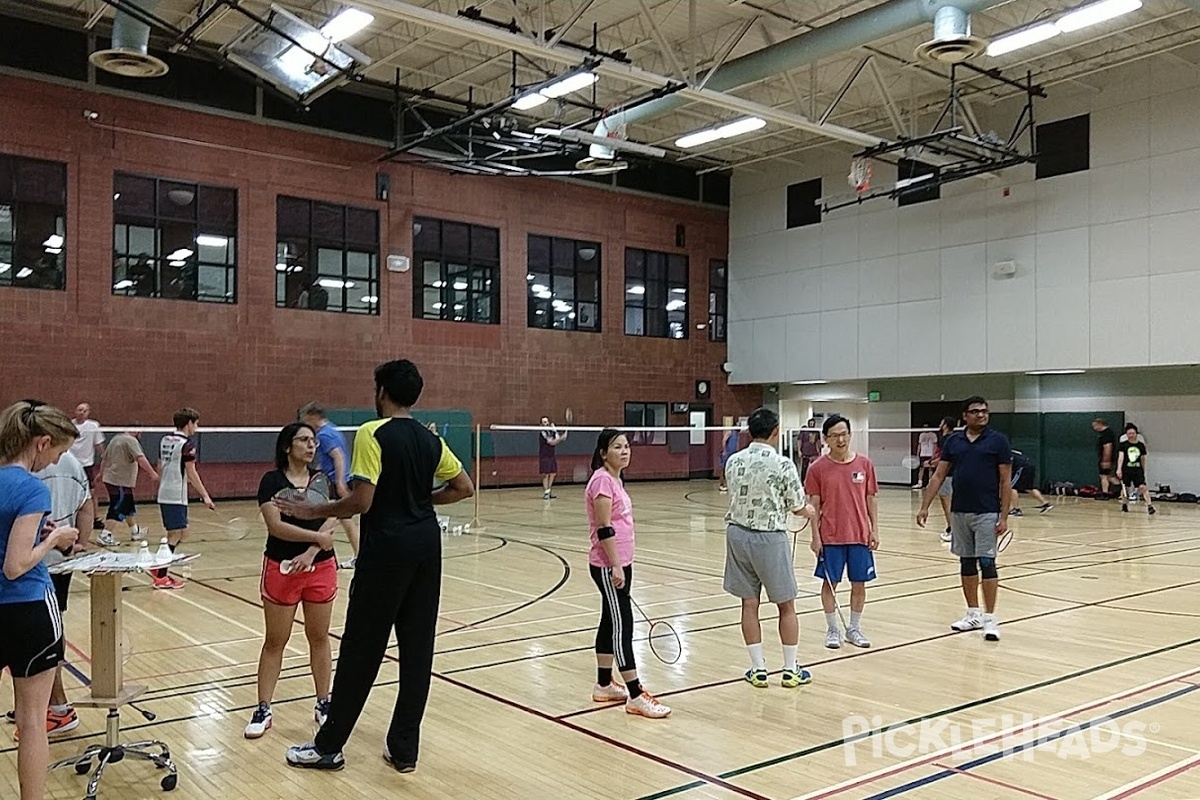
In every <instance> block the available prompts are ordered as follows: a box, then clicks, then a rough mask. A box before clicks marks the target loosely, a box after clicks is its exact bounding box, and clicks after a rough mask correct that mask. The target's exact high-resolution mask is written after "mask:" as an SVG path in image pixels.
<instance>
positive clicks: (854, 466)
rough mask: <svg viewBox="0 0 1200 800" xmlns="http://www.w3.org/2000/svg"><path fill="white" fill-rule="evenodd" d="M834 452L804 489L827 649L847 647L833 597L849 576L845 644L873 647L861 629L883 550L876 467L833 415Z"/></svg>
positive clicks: (829, 437) (846, 423)
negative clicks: (877, 552)
mask: <svg viewBox="0 0 1200 800" xmlns="http://www.w3.org/2000/svg"><path fill="white" fill-rule="evenodd" d="M821 432H822V433H823V434H824V436H825V442H826V444H828V445H829V453H828V455H826V456H823V457H822V458H819V459H817V460H816V461H814V462H813V464H812V466H810V467H809V468H808V479H807V480H806V482H805V486H804V490H805V493H806V494H807V495H808V501H809V502H810V503H811V504H812V506H813V508H814V510H815V512H816V513H815V515H814V518H813V522H812V545H811V546H812V551H813V552H814V553H816V555H817V569H816V571H815V572H814V573H813V574H814V575H815V576H816V577H818V578H821V579H822V584H821V607H822V608H823V609H824V611H825V624H826V628H827V630H826V633H825V646H826V647H828V648H831V649H836V648H839V647H841V646H842V635H841V632H840V631H839V629H838V618H837V613H836V607H835V604H834V592H835V591H836V590H837V585H838V582H839V581H840V580H841V579H842V574H843V573H845V574H846V575H847V576H848V577H849V578H850V622H849V624H848V625H847V626H846V641H848V642H849V643H850V644H852V645H854V646H856V647H870V646H871V642H870V640H869V639H867V637H866V636H865V635H863V632H862V628H861V627H859V624H860V620H861V619H862V612H863V607H864V606H865V605H866V603H867V581H872V580H875V557H874V555H873V553H872V551H874V550H877V549H879V512H878V506H877V504H876V500H875V495H876V494H878V493H879V485H878V483H877V482H876V480H875V465H874V464H872V463H871V459H869V458H867V457H866V456H864V455H860V454H858V453H854V452H853V451H851V450H850V420H848V419H846V418H845V417H843V416H840V415H838V414H834V415H833V416H831V417H828V418H827V419H826V420H825V422H824V424H823V425H822V426H821Z"/></svg>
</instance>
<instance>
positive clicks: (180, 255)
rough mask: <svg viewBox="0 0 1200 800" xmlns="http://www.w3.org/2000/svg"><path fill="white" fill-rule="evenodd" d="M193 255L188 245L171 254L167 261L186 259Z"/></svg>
mask: <svg viewBox="0 0 1200 800" xmlns="http://www.w3.org/2000/svg"><path fill="white" fill-rule="evenodd" d="M191 257H192V251H191V250H188V249H187V248H186V247H181V248H179V249H178V250H176V251H175V252H174V253H171V255H169V256H167V261H184V260H186V259H189V258H191Z"/></svg>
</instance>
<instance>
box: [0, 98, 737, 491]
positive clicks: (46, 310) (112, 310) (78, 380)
mask: <svg viewBox="0 0 1200 800" xmlns="http://www.w3.org/2000/svg"><path fill="white" fill-rule="evenodd" d="M0 97H4V115H5V119H6V120H7V123H6V124H4V125H3V126H0V151H3V152H6V153H13V154H17V155H26V156H32V157H38V158H47V159H54V160H58V161H64V162H66V163H67V165H68V210H67V213H68V217H67V250H66V253H67V270H68V276H67V290H66V291H65V292H47V291H34V290H27V289H15V288H0V331H2V332H3V336H4V341H5V342H6V343H8V346H7V347H6V348H5V358H4V379H3V381H2V382H0V402H4V403H8V402H10V401H12V400H14V399H16V398H19V397H22V396H31V395H32V396H39V397H45V398H48V399H51V400H52V402H56V403H59V404H61V405H64V406H70V405H73V404H74V403H75V402H77V401H78V400H80V399H87V400H89V401H91V403H92V404H93V406H94V408H95V410H96V415H97V418H98V419H100V420H101V422H103V423H104V424H121V423H125V422H129V421H132V420H138V421H140V422H141V423H142V424H145V425H152V424H154V425H164V424H170V422H169V421H170V414H171V411H172V410H173V409H175V408H176V407H178V406H180V405H184V404H187V405H191V406H194V407H196V408H197V409H199V410H200V411H201V413H202V414H203V424H204V425H275V424H279V423H280V422H281V421H283V420H286V419H289V418H291V415H292V414H293V413H294V410H295V408H296V407H297V405H298V404H299V403H301V402H302V401H305V400H309V399H314V398H315V399H319V400H321V401H322V402H324V403H326V404H327V405H329V406H332V407H363V406H367V407H369V406H370V405H371V395H372V391H371V390H372V382H371V369H372V368H373V366H374V365H375V364H376V363H378V362H379V361H382V360H385V359H389V358H397V357H406V358H411V359H412V360H413V361H415V362H416V363H417V364H418V365H419V366H420V367H421V370H422V372H423V373H424V375H425V379H426V390H425V394H424V396H423V397H422V399H421V406H422V407H425V408H466V409H469V410H470V411H471V412H472V413H473V414H474V417H475V421H476V422H479V423H482V424H484V425H488V424H491V423H496V422H510V423H519V422H530V423H535V422H536V421H537V418H538V417H540V416H541V414H542V413H546V412H549V413H554V412H555V411H558V413H559V414H561V409H563V408H566V407H572V408H574V409H575V410H576V411H577V412H578V415H579V416H578V418H579V419H580V420H581V421H586V422H588V423H593V424H594V423H598V422H608V421H616V422H619V421H621V419H622V409H623V403H624V401H625V400H649V401H662V402H673V401H674V402H678V401H690V400H693V399H694V397H693V395H694V381H695V380H696V379H700V378H704V379H708V380H710V381H712V384H713V387H714V392H713V402H714V404H715V408H716V414H717V416H718V418H719V417H720V416H722V415H727V414H730V415H733V414H740V413H745V412H747V411H749V410H750V409H751V408H752V407H753V406H754V405H755V404H756V400H757V394H756V392H755V390H754V389H748V388H745V387H738V388H737V389H736V390H734V389H731V388H730V387H728V386H727V385H726V383H725V380H724V375H723V374H722V372H721V370H720V365H721V363H722V362H724V361H725V346H724V344H712V343H710V342H709V341H708V336H707V331H703V330H696V328H695V325H696V324H697V323H699V322H707V312H706V307H707V302H706V301H707V293H708V263H709V260H710V259H712V258H724V257H725V254H726V252H727V249H728V248H727V237H728V225H727V214H726V213H725V212H724V211H721V210H715V209H710V208H701V207H698V206H692V205H687V204H683V203H673V202H669V201H665V200H657V199H649V198H643V197H638V196H634V195H629V194H619V193H613V192H609V191H605V190H603V189H592V188H588V187H580V186H576V185H572V184H568V183H565V182H559V181H551V180H539V179H515V178H514V179H498V178H477V177H472V176H461V175H454V174H451V173H447V172H443V171H436V170H431V169H427V168H420V167H415V166H410V165H405V164H388V165H378V164H376V163H375V158H376V157H377V156H378V154H379V152H380V148H378V147H372V146H369V145H362V144H357V143H353V142H348V141H344V140H339V139H334V138H330V137H324V136H319V135H315V134H309V133H302V132H293V131H290V130H284V129H280V128H278V127H271V126H266V125H259V124H256V123H253V122H251V121H248V120H235V119H229V118H226V117H221V116H217V115H210V114H204V113H200V112H195V111H185V110H180V109H176V108H171V107H167V106H163V105H157V104H152V103H148V102H141V101H136V100H131V99H126V98H119V97H113V96H106V95H102V94H94V93H90V92H87V91H83V90H76V89H70V88H64V87H61V86H57V85H52V84H46V83H41V82H34V81H29V80H23V79H16V78H10V77H0ZM84 109H90V110H92V111H96V112H99V114H100V118H99V121H98V126H93V125H89V124H88V123H87V122H86V121H85V120H84V118H83V110H84ZM101 126H111V127H109V128H105V127H101ZM111 128H117V130H114V129H111ZM146 134H151V135H146ZM117 170H123V171H129V172H134V173H140V174H146V175H153V176H160V177H173V178H179V179H184V180H194V181H198V182H202V183H210V184H215V185H223V186H233V187H236V188H237V190H238V205H239V213H240V220H239V241H238V261H239V275H238V296H239V302H238V304H237V305H231V306H217V305H207V304H199V303H191V302H181V301H170V300H158V299H150V298H127V297H114V296H113V295H112V292H111V288H110V287H111V280H112V256H111V254H112V246H113V243H112V187H113V184H112V180H113V172H114V171H117ZM379 170H386V171H387V172H388V173H390V174H391V179H392V198H391V201H390V202H389V203H380V202H376V201H375V174H376V172H377V171H379ZM277 194H289V195H295V196H299V197H310V198H315V199H321V200H328V201H332V202H339V203H347V204H353V205H358V206H363V207H372V208H377V209H379V211H380V213H381V228H382V242H381V248H382V253H383V254H384V255H386V254H388V253H402V254H411V249H412V237H411V221H412V216H413V214H414V213H416V214H421V215H429V216H434V217H443V218H447V219H457V220H463V221H468V222H478V223H483V224H488V225H492V226H495V227H498V228H500V230H501V248H502V253H501V256H502V279H501V287H502V293H503V295H502V298H501V319H502V321H503V324H502V325H499V326H486V325H473V324H465V323H453V322H433V321H423V320H414V319H413V317H412V294H413V293H412V280H413V274H414V273H413V272H408V273H404V274H400V273H388V272H386V271H385V272H383V274H382V286H381V291H380V304H381V308H382V314H381V316H378V317H361V316H353V315H345V314H335V313H322V312H314V311H302V310H296V309H277V308H275V271H274V264H275V238H274V231H275V197H276V195H277ZM680 223H681V224H683V225H685V226H686V227H687V248H686V252H687V254H688V256H689V257H690V263H691V286H690V289H691V293H690V300H691V302H690V311H691V321H690V330H689V334H690V336H691V338H690V339H688V340H687V341H672V340H664V339H643V338H635V337H627V336H625V335H624V334H623V319H624V318H623V313H624V309H623V303H622V301H623V297H624V283H623V281H624V275H623V269H624V267H623V265H624V248H625V246H626V245H630V246H637V247H646V248H651V249H659V250H666V251H676V248H675V247H674V243H675V226H676V224H680ZM529 232H536V233H543V234H554V235H563V236H574V237H578V238H581V239H591V240H599V241H600V242H601V243H602V245H603V247H604V263H603V296H602V301H603V328H604V331H605V332H604V333H603V334H599V335H597V334H591V333H566V332H562V331H543V330H531V329H528V328H526V325H525V314H526V311H525V309H526V305H525V303H526V300H525V291H526V281H525V273H526V268H525V244H526V235H527V233H529ZM672 421H673V422H674V423H676V424H686V423H685V422H684V420H683V418H682V417H673V418H672ZM234 482H235V483H240V481H237V480H235V481H234Z"/></svg>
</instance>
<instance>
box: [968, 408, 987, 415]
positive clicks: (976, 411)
mask: <svg viewBox="0 0 1200 800" xmlns="http://www.w3.org/2000/svg"><path fill="white" fill-rule="evenodd" d="M963 413H964V414H971V415H973V416H976V417H982V416H986V415H987V414H990V413H991V412H990V411H988V410H987V409H986V408H968V409H967V410H966V411H964V412H963Z"/></svg>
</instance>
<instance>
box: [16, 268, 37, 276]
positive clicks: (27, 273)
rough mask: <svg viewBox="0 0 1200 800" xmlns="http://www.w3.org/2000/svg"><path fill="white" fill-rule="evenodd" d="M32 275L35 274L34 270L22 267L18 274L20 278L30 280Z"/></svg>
mask: <svg viewBox="0 0 1200 800" xmlns="http://www.w3.org/2000/svg"><path fill="white" fill-rule="evenodd" d="M32 274H33V270H32V269H31V268H29V267H21V270H20V271H19V272H18V273H17V277H18V278H28V277H29V276H30V275H32Z"/></svg>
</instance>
